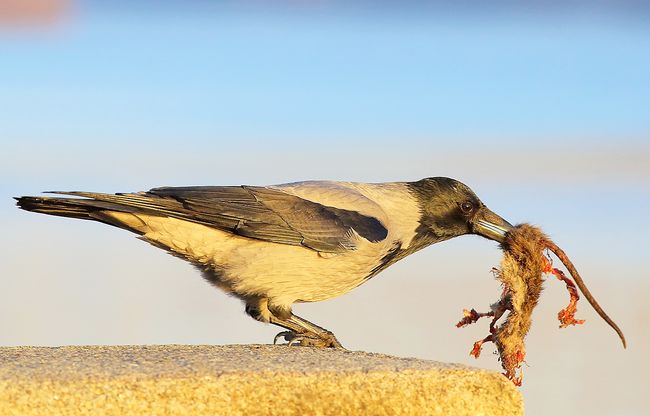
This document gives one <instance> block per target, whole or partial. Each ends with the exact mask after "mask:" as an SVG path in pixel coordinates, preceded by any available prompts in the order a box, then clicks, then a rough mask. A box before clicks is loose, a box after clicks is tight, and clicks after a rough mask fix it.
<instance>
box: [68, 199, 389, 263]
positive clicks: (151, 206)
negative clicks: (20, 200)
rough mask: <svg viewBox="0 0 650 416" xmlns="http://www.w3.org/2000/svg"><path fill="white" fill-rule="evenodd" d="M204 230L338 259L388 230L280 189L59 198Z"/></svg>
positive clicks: (357, 215) (366, 218) (374, 220)
mask: <svg viewBox="0 0 650 416" xmlns="http://www.w3.org/2000/svg"><path fill="white" fill-rule="evenodd" d="M57 193H61V194H65V195H76V196H81V197H86V198H92V199H93V200H96V201H104V202H110V203H113V204H117V205H121V206H124V207H125V208H126V207H128V211H129V212H134V210H135V212H144V213H152V214H155V215H163V216H168V217H174V218H179V219H183V220H187V221H192V222H196V223H199V224H204V225H207V226H209V227H213V228H218V229H220V230H224V231H228V232H230V233H233V234H236V235H241V236H244V237H249V238H255V239H258V240H264V241H270V242H273V243H280V244H290V245H297V246H298V245H302V246H305V247H308V248H310V249H313V250H316V251H321V252H329V253H337V252H342V251H346V250H354V249H355V248H356V246H355V237H354V233H355V232H356V234H358V235H359V236H361V237H363V238H365V239H366V240H368V241H370V242H379V241H381V240H383V239H385V238H386V236H387V234H388V230H387V229H386V228H385V227H384V225H383V224H382V223H381V222H380V221H379V220H378V219H377V218H375V217H371V216H367V215H362V214H360V213H358V212H356V211H350V210H345V209H339V208H334V207H329V206H325V205H322V204H319V203H316V202H312V201H308V200H306V199H303V198H300V197H298V196H295V195H291V194H288V193H286V192H283V191H282V190H279V189H272V188H265V187H255V186H196V187H165V188H154V189H152V190H150V191H148V192H139V193H131V194H115V195H110V194H99V193H91V192H57Z"/></svg>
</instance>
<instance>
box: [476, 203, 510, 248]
mask: <svg viewBox="0 0 650 416" xmlns="http://www.w3.org/2000/svg"><path fill="white" fill-rule="evenodd" d="M512 228H513V227H512V225H511V224H510V223H509V222H508V221H506V220H504V219H503V218H501V217H499V216H498V215H497V214H495V213H494V212H492V211H490V210H489V209H488V208H487V207H483V208H482V209H481V210H480V211H479V212H478V213H477V214H476V217H474V232H475V233H476V234H479V235H482V236H483V237H486V238H489V239H490V240H494V241H498V242H499V243H503V242H504V241H505V239H506V233H507V232H508V231H510V230H511V229H512Z"/></svg>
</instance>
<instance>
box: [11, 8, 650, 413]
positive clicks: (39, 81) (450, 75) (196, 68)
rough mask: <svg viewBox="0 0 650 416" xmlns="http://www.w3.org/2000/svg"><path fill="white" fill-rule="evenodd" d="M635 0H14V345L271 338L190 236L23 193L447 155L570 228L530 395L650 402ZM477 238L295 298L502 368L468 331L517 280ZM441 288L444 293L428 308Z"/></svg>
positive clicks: (441, 169) (389, 171) (533, 359)
mask: <svg viewBox="0 0 650 416" xmlns="http://www.w3.org/2000/svg"><path fill="white" fill-rule="evenodd" d="M646 4H647V3H644V2H636V1H600V2H588V1H562V2H560V1H557V2H556V1H544V2H525V4H524V3H522V2H515V1H494V2H488V3H485V2H473V1H460V2H453V6H452V5H449V4H447V3H445V2H417V1H413V2H390V1H384V2H370V1H368V2H362V1H345V2H344V1H341V2H337V1H310V2H307V1H306V2H300V1H284V2H273V3H269V2H256V1H237V2H208V1H204V2H201V1H139V2H128V1H115V0H114V1H111V2H101V1H54V0H50V1H47V0H23V1H12V0H0V5H1V6H0V26H1V28H0V144H1V146H0V149H1V150H0V225H1V227H2V238H1V239H0V345H5V346H10V345H51V346H56V345H69V344H162V343H175V344H235V343H268V342H270V341H271V340H272V338H273V336H274V334H275V333H276V332H277V331H278V329H277V328H275V327H271V326H265V325H263V324H260V323H257V322H255V321H253V320H252V319H250V318H249V317H247V316H246V315H245V314H244V312H243V306H242V305H241V304H240V302H239V301H237V300H236V299H233V298H230V297H228V296H226V295H224V294H222V293H221V292H219V291H218V290H217V289H214V288H212V287H210V286H209V285H208V284H207V283H205V282H204V281H203V280H202V279H201V278H200V275H199V273H198V272H196V271H195V270H193V268H192V267H191V266H190V265H188V264H185V263H184V262H182V261H181V260H179V259H176V258H173V257H171V256H169V255H167V254H166V253H164V252H163V251H161V250H157V249H154V248H153V247H151V246H149V245H147V244H146V243H143V242H141V241H138V240H136V239H135V238H134V237H133V236H132V235H129V234H128V233H126V232H124V231H122V230H118V229H115V228H110V227H108V226H105V225H102V224H99V223H90V222H83V221H77V220H70V219H64V218H54V217H46V216H42V215H36V214H31V213H26V212H23V211H19V210H18V209H16V208H15V206H14V201H13V200H12V199H11V197H12V196H16V195H25V194H37V193H38V192H41V191H46V190H91V191H100V192H120V191H138V190H146V189H149V188H152V187H155V186H162V185H237V184H251V185H264V184H274V183H283V182H290V181H298V180H304V179H333V180H352V181H369V182H382V181H400V180H416V179H420V178H422V177H426V176H450V177H454V178H457V179H459V180H461V181H463V182H465V183H467V184H468V185H469V186H471V187H472V188H473V189H474V190H475V191H476V192H477V194H478V195H479V196H480V197H481V198H482V199H483V201H484V202H486V204H487V205H488V206H490V207H491V208H492V209H493V210H494V211H495V212H497V213H499V214H500V215H502V216H503V217H504V218H506V219H508V220H509V221H511V222H513V223H517V222H523V221H530V222H532V223H534V224H537V225H540V226H542V227H543V228H544V229H545V230H546V231H547V232H548V233H549V234H550V235H551V236H552V237H553V238H554V239H555V241H556V242H557V243H558V244H559V245H560V246H561V247H563V248H564V249H565V251H566V252H567V253H568V254H569V256H570V257H571V258H572V260H573V262H574V263H575V264H576V266H577V268H578V270H580V272H581V274H582V276H583V277H584V278H585V280H586V281H587V283H588V285H589V287H590V288H591V290H592V292H593V293H594V294H595V295H596V297H597V299H598V300H599V301H600V303H601V305H602V306H603V307H604V308H605V310H606V311H607V312H608V313H609V314H610V315H611V316H612V317H613V318H614V319H615V320H616V321H617V322H618V323H619V324H620V326H621V328H622V329H623V330H624V332H625V333H626V335H627V337H628V345H629V347H628V349H627V350H623V348H622V347H621V345H620V341H619V340H618V339H617V337H616V335H615V334H614V332H613V331H612V330H611V329H610V328H609V327H607V326H606V324H604V322H602V321H601V320H600V319H599V317H598V316H597V315H596V314H595V312H594V311H593V310H592V309H591V308H590V307H589V306H588V304H587V303H586V302H584V301H582V302H581V303H580V304H579V311H578V317H579V318H585V319H586V320H587V322H586V324H585V325H583V326H580V327H572V328H567V329H562V330H560V329H558V322H557V320H556V313H557V312H558V311H559V310H560V309H561V308H563V307H564V306H565V305H566V304H567V301H568V296H567V293H566V291H565V289H564V285H563V284H562V283H560V282H559V281H557V280H554V278H549V279H548V281H547V283H546V290H545V291H544V293H543V295H542V298H541V302H540V305H539V307H538V308H537V309H536V311H535V314H534V324H533V327H532V330H531V332H530V334H529V336H528V338H527V349H528V350H527V361H528V365H527V366H526V367H525V369H524V372H525V379H524V386H523V388H522V391H523V394H524V397H525V401H526V408H527V413H528V414H529V415H548V414H554V415H575V414H591V415H641V414H647V411H648V408H650V397H649V396H648V394H647V392H648V386H649V384H648V381H647V380H648V378H647V376H648V373H649V372H650V358H648V352H649V351H650V331H649V330H648V322H649V321H650V305H649V302H648V299H650V279H648V277H649V276H648V274H649V272H648V267H649V262H648V249H649V248H650V241H649V240H650V239H649V237H648V235H649V232H650V226H649V225H648V218H647V217H648V213H649V212H650V210H649V206H650V187H649V186H648V183H649V179H650V76H649V74H650V53H649V51H650V25H649V24H648V23H649V22H650V7H648V6H646ZM500 257H501V253H500V251H499V249H498V248H497V246H496V245H495V244H494V243H493V242H490V241H487V240H484V239H481V238H480V237H471V236H468V237H462V238H458V239H455V240H451V241H448V242H444V243H441V244H438V245H435V246H433V247H430V248H429V249H426V250H423V251H422V252H419V253H417V254H415V255H413V256H411V257H409V258H407V259H405V260H403V261H401V262H400V263H398V264H396V265H394V266H393V267H391V268H389V269H388V270H386V271H384V272H383V273H381V274H380V275H379V276H377V277H375V278H373V279H372V280H371V281H369V282H368V283H367V284H365V285H363V286H362V287H360V288H358V289H357V290H355V291H353V292H352V293H349V294H347V295H345V296H342V297H340V298H337V299H334V300H331V301H327V302H322V303H317V304H303V305H297V306H296V308H295V310H296V311H297V313H298V314H300V315H302V316H304V317H305V318H307V319H310V320H313V321H314V322H316V323H318V324H319V325H322V326H324V327H326V328H329V329H331V330H332V331H334V332H335V333H336V334H337V336H338V338H339V339H340V340H341V342H342V343H343V344H344V345H345V346H346V347H348V348H349V349H352V350H365V351H373V352H380V353H386V354H393V355H398V356H403V357H418V358H424V359H432V360H440V361H447V362H458V363H463V364H467V365H472V366H478V367H482V368H487V369H494V370H500V366H499V363H498V362H497V359H496V358H497V357H496V356H494V355H492V354H491V352H492V351H494V347H493V346H492V345H489V344H488V345H487V346H486V347H485V349H484V352H483V355H482V356H481V357H480V359H478V360H475V359H473V358H472V357H470V356H469V354H468V353H469V351H470V349H471V347H472V343H473V342H474V341H475V340H478V339H480V338H482V337H483V336H485V335H486V334H487V322H481V323H480V324H478V325H473V326H470V327H468V328H464V329H456V328H455V327H454V324H455V323H456V322H457V321H458V319H459V318H460V317H461V315H462V309H463V308H469V307H475V308H477V309H480V310H485V309H487V307H488V305H489V304H490V303H491V302H493V301H495V300H496V299H497V298H498V296H499V294H500V288H499V285H498V283H497V282H496V281H495V280H494V279H493V277H492V275H491V273H490V269H491V268H492V267H493V266H495V265H497V264H498V262H499V260H500ZM425 311H426V313H423V312H425Z"/></svg>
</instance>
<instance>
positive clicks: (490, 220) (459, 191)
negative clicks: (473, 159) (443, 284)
mask: <svg viewBox="0 0 650 416" xmlns="http://www.w3.org/2000/svg"><path fill="white" fill-rule="evenodd" d="M411 188H412V189H413V190H414V191H415V193H416V195H417V197H418V200H419V203H420V211H421V215H422V217H421V219H420V223H421V226H420V228H419V229H418V232H419V233H429V234H430V235H431V237H432V238H433V239H435V240H436V241H441V240H446V239H449V238H452V237H457V236H459V235H463V234H478V235H481V236H483V237H486V238H489V239H490V240H494V241H498V242H500V243H501V242H503V241H504V239H505V234H506V232H507V231H508V230H509V229H511V228H512V225H510V223H509V222H508V221H506V220H504V219H503V218H501V217H500V216H498V215H497V214H495V213H494V212H492V211H490V210H489V209H488V207H486V206H485V204H483V202H481V200H480V199H479V198H478V197H477V196H476V194H475V193H474V192H473V191H472V190H471V189H469V187H468V186H467V185H465V184H463V183H461V182H458V181H457V180H455V179H451V178H443V177H438V178H426V179H422V180H420V181H417V182H412V183H411Z"/></svg>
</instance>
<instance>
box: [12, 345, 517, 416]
mask: <svg viewBox="0 0 650 416" xmlns="http://www.w3.org/2000/svg"><path fill="white" fill-rule="evenodd" d="M0 414H1V415H46V414H47V415H90V414H93V415H96V414H102V415H140V414H141V415H145V414H146V415H472V416H480V415H484V416H488V415H521V414H523V403H522V399H521V395H520V393H519V391H518V390H517V389H516V388H515V387H514V386H513V385H512V383H511V382H510V381H508V380H507V379H506V378H505V377H503V376H502V375H500V374H498V373H493V372H489V371H485V370H479V369H475V368H471V367H466V366H462V365H457V364H444V363H439V362H433V361H424V360H417V359H409V358H396V357H391V356H386V355H380V354H369V353H365V352H349V351H338V350H319V349H311V348H302V347H287V346H271V345H227V346H207V345H200V346H198V345H197V346H185V345H161V346H111V347H103V346H84V347H57V348H50V347H5V348H0Z"/></svg>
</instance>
